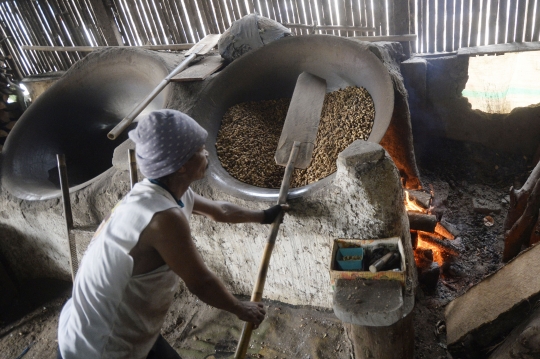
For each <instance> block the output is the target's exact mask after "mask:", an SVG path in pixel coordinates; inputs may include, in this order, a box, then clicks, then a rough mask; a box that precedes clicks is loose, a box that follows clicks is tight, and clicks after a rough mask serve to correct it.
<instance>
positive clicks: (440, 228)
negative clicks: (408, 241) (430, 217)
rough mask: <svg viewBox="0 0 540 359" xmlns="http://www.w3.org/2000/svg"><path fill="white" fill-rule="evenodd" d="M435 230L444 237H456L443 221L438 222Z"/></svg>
mask: <svg viewBox="0 0 540 359" xmlns="http://www.w3.org/2000/svg"><path fill="white" fill-rule="evenodd" d="M434 232H435V233H437V234H439V235H441V236H443V237H444V238H448V239H454V238H455V237H454V235H453V234H452V233H451V232H450V231H449V230H448V229H447V228H446V227H445V226H444V225H443V224H442V223H441V222H437V225H436V226H435V231H434Z"/></svg>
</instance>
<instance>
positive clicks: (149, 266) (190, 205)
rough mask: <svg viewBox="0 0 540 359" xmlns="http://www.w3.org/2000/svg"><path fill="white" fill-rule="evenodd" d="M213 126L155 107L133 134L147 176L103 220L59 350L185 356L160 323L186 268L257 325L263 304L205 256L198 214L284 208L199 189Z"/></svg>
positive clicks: (197, 290) (206, 295)
mask: <svg viewBox="0 0 540 359" xmlns="http://www.w3.org/2000/svg"><path fill="white" fill-rule="evenodd" d="M207 135H208V134H207V132H206V131H205V130H204V129H203V128H202V127H201V126H199V124H197V122H195V120H193V119H192V118H190V117H189V116H187V115H185V114H183V113H181V112H178V111H174V110H161V111H154V112H152V113H150V114H149V115H147V116H146V117H145V118H143V119H142V120H141V121H139V124H138V126H137V128H136V129H135V130H132V131H130V133H129V137H130V138H131V139H132V140H133V141H134V142H135V144H136V154H137V163H138V166H139V169H140V171H141V172H142V174H143V175H144V176H145V177H146V179H144V180H143V181H142V182H140V183H138V184H136V185H135V186H134V188H133V189H132V190H131V191H130V192H129V193H128V195H127V196H126V197H125V198H124V199H123V200H122V201H121V202H120V203H119V204H118V205H116V207H115V208H114V209H113V211H112V212H111V214H110V215H109V217H108V218H106V219H105V221H104V222H103V223H102V224H101V225H100V227H99V228H98V230H97V231H96V234H95V235H94V238H93V239H92V241H91V243H90V245H89V246H88V249H87V251H86V253H85V255H84V258H83V260H82V262H81V265H80V267H79V271H78V273H77V277H76V278H75V282H74V283H73V295H72V298H71V299H70V300H69V301H68V302H67V303H66V304H65V306H64V308H63V310H62V313H61V314H60V320H59V328H58V346H59V357H63V358H64V359H70V358H179V356H178V354H177V353H176V351H175V350H174V349H172V348H171V347H170V345H169V344H168V343H167V342H166V341H165V340H164V339H163V337H161V335H160V334H159V333H160V329H161V326H162V325H163V321H164V318H165V315H166V314H167V311H168V309H169V306H170V305H171V303H172V301H173V297H174V293H175V291H176V290H177V288H178V276H179V277H180V278H182V280H183V281H184V282H185V284H186V286H187V287H188V289H189V290H190V291H191V292H192V293H193V294H195V295H196V296H197V297H199V298H200V299H201V300H202V301H204V302H205V303H207V304H209V305H212V306H214V307H216V308H220V309H223V310H226V311H229V312H231V313H233V314H235V315H236V316H237V317H238V318H239V319H241V320H244V321H248V322H252V323H254V324H255V326H258V325H259V324H260V323H261V321H262V320H263V319H264V316H265V314H266V313H265V310H264V308H263V304H262V303H253V302H242V301H239V300H238V299H236V298H235V297H234V296H233V295H232V294H231V293H230V292H229V291H228V290H227V289H226V288H225V286H224V285H223V283H222V282H221V281H220V280H219V279H218V278H217V277H216V276H215V274H214V273H212V272H211V271H210V270H209V269H208V268H207V267H206V265H205V264H204V262H203V260H202V258H201V256H200V254H199V252H198V251H197V248H196V247H195V244H194V242H193V240H192V237H191V232H190V227H189V217H190V215H191V213H194V214H199V215H203V216H206V217H208V218H210V219H213V220H215V221H219V222H229V223H245V222H255V223H271V222H273V220H274V219H275V218H276V217H277V215H278V214H279V213H280V212H281V211H282V210H283V209H282V207H280V206H274V207H272V208H270V209H268V210H266V211H253V210H248V209H245V208H242V207H239V206H236V205H234V204H231V203H227V202H214V201H211V200H208V199H205V198H203V197H201V196H199V195H197V194H195V193H194V192H193V191H192V190H191V189H190V188H189V185H190V184H191V183H192V182H193V181H196V180H199V179H201V178H203V177H204V174H205V171H206V169H207V167H208V152H207V151H206V149H205V147H204V144H205V142H206V138H207Z"/></svg>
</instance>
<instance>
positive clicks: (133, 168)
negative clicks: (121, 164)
mask: <svg viewBox="0 0 540 359" xmlns="http://www.w3.org/2000/svg"><path fill="white" fill-rule="evenodd" d="M128 158H129V183H130V188H133V186H135V184H136V183H137V182H138V181H139V179H138V176H137V159H136V158H135V150H133V149H131V148H130V149H129V150H128Z"/></svg>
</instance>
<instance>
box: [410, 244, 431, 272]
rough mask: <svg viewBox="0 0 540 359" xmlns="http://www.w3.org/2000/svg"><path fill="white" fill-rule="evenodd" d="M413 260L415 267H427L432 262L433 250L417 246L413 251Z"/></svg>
mask: <svg viewBox="0 0 540 359" xmlns="http://www.w3.org/2000/svg"><path fill="white" fill-rule="evenodd" d="M414 260H415V262H416V267H418V268H427V267H429V266H431V263H433V251H432V250H431V249H423V248H419V249H417V250H416V251H414Z"/></svg>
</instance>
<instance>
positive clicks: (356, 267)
mask: <svg viewBox="0 0 540 359" xmlns="http://www.w3.org/2000/svg"><path fill="white" fill-rule="evenodd" d="M348 256H355V257H360V259H358V260H356V259H355V260H344V259H343V258H344V257H348ZM336 260H337V262H338V265H339V267H340V268H341V270H346V271H360V270H362V268H363V267H362V264H363V260H364V248H361V247H357V248H339V249H338V251H337V253H336Z"/></svg>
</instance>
